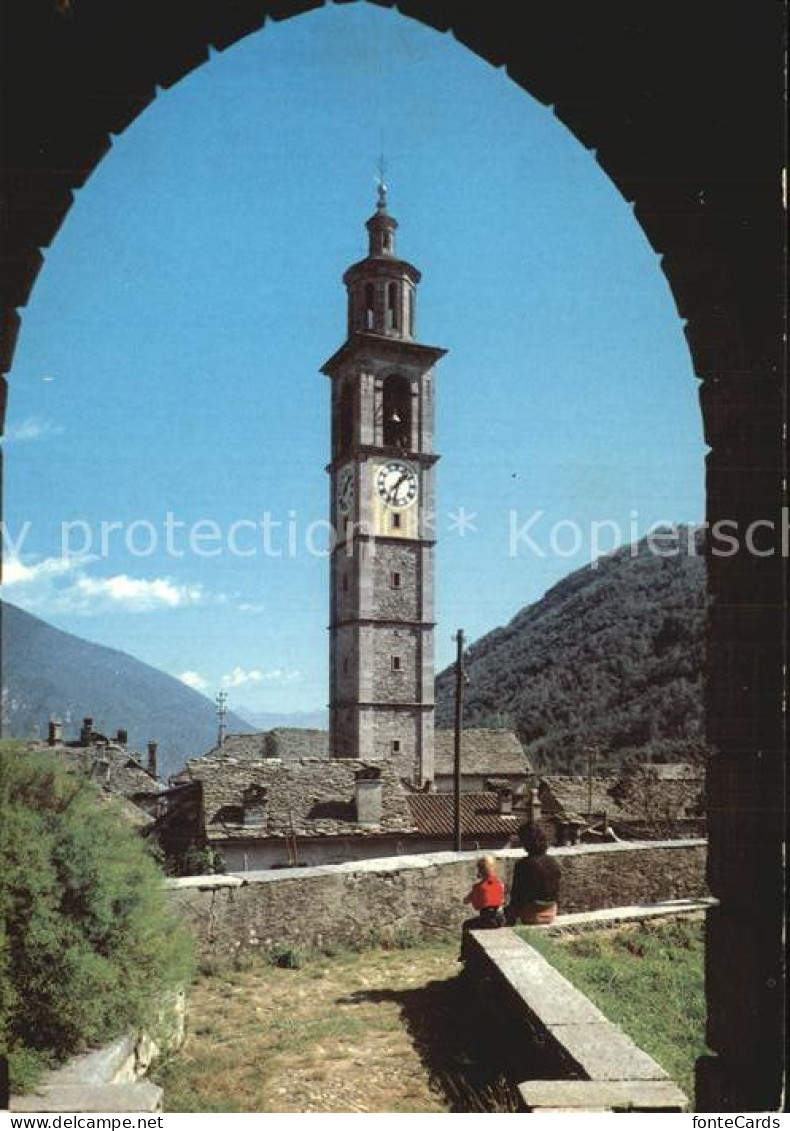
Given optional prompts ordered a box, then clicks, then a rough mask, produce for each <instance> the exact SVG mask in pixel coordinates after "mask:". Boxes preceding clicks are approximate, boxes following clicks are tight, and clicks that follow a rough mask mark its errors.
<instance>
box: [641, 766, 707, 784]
mask: <svg viewBox="0 0 790 1131" xmlns="http://www.w3.org/2000/svg"><path fill="white" fill-rule="evenodd" d="M623 776H624V777H625V776H629V777H633V778H634V779H638V778H640V777H652V778H654V779H655V780H657V781H693V782H699V781H704V780H705V767H704V766H703V765H701V764H700V763H699V762H650V763H648V764H647V765H643V766H635V767H634V769H632V770H630V771H628V772H627V774H624V775H623Z"/></svg>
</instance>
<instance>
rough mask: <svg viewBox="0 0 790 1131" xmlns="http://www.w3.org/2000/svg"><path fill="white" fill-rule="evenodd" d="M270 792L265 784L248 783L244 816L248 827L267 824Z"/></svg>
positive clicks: (245, 793)
mask: <svg viewBox="0 0 790 1131" xmlns="http://www.w3.org/2000/svg"><path fill="white" fill-rule="evenodd" d="M267 801H268V793H267V791H266V788H265V786H262V785H248V786H247V788H246V789H245V790H244V817H243V823H244V825H245V826H246V827H248V828H250V827H258V828H260V826H261V825H265V824H266V809H267Z"/></svg>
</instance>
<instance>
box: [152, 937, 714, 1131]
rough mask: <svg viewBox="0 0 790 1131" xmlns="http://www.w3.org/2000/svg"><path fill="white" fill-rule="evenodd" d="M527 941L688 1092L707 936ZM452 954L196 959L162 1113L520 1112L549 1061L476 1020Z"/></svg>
mask: <svg viewBox="0 0 790 1131" xmlns="http://www.w3.org/2000/svg"><path fill="white" fill-rule="evenodd" d="M521 933H522V934H523V935H524V936H525V937H526V938H527V939H528V941H529V942H530V943H531V944H532V945H533V946H534V947H535V948H536V949H537V950H539V951H540V952H541V953H542V954H544V955H545V957H546V958H547V959H548V960H549V961H550V962H551V963H552V965H554V966H556V967H557V969H559V970H560V971H561V972H562V973H563V974H564V975H565V976H566V977H567V978H569V979H570V980H571V981H572V982H574V983H575V984H576V985H577V986H578V987H579V989H581V990H582V991H583V992H584V993H586V994H587V995H588V996H589V997H590V998H591V999H592V1000H593V1001H595V1002H596V1004H597V1005H598V1006H599V1008H601V1009H602V1010H603V1012H604V1013H605V1014H606V1015H607V1016H608V1017H609V1018H610V1019H611V1020H612V1021H613V1022H615V1023H616V1024H618V1025H620V1026H621V1028H623V1029H624V1030H625V1031H626V1032H627V1033H629V1034H630V1036H631V1037H632V1038H633V1039H634V1040H635V1041H636V1043H637V1044H638V1045H640V1046H641V1047H642V1048H643V1049H645V1051H646V1052H649V1053H650V1054H651V1055H652V1056H653V1057H655V1059H656V1060H658V1061H659V1063H660V1064H662V1065H663V1066H664V1068H665V1069H666V1071H667V1072H668V1073H669V1075H670V1076H671V1077H673V1078H674V1079H675V1080H677V1082H678V1083H679V1084H680V1086H681V1087H682V1088H683V1089H684V1090H685V1091H686V1092H687V1093H688V1094H689V1095H692V1094H693V1071H694V1061H695V1060H696V1058H697V1056H699V1055H700V1054H701V1053H703V1052H705V1051H706V1050H705V1046H704V1037H703V1034H704V1022H705V1002H704V994H703V986H702V949H703V948H702V929H701V925H700V924H697V923H692V922H689V921H677V920H676V921H673V922H669V923H667V922H664V923H661V924H655V923H651V924H646V925H639V926H634V927H632V928H621V929H618V930H616V931H613V932H606V933H604V932H596V933H591V934H588V935H580V936H572V937H567V936H566V937H563V936H550V935H548V934H546V933H545V932H543V931H535V930H529V929H526V930H523V931H522V932H521ZM457 954H458V938H457V936H456V935H455V934H452V935H451V936H447V937H443V938H437V939H436V940H434V941H425V940H417V939H414V938H412V937H411V936H409V937H406V936H404V937H402V938H398V939H390V940H388V942H387V944H386V946H373V947H363V948H361V949H359V950H349V949H346V948H344V947H339V946H334V947H332V948H331V952H330V953H317V952H315V951H306V950H300V951H297V950H295V949H291V948H289V947H286V946H281V947H274V948H272V949H271V950H270V951H269V952H268V953H265V952H261V953H255V954H252V953H250V952H245V953H243V954H240V955H239V956H238V958H237V959H236V960H235V961H234V962H230V963H228V962H225V963H221V962H216V961H209V962H206V963H204V965H203V968H202V971H201V973H200V976H199V977H198V980H197V982H196V984H195V986H194V988H193V992H192V994H191V999H190V1007H189V1017H190V1033H189V1037H188V1040H187V1043H186V1045H185V1047H184V1049H183V1050H182V1051H181V1052H180V1053H179V1054H178V1055H176V1056H175V1057H173V1058H171V1059H170V1060H169V1061H168V1062H167V1063H165V1064H164V1065H163V1066H161V1067H160V1068H159V1069H158V1070H157V1072H156V1077H155V1078H156V1079H157V1081H158V1082H159V1083H161V1084H162V1085H163V1086H164V1089H165V1110H166V1111H187V1112H204V1111H205V1112H225V1111H227V1112H261V1113H271V1112H438V1113H442V1112H445V1113H446V1112H451V1111H459V1112H475V1111H481V1112H483V1111H486V1112H506V1111H512V1110H515V1108H513V1107H512V1106H511V1105H512V1102H513V1095H512V1089H511V1088H510V1086H509V1084H508V1081H509V1080H510V1081H513V1080H524V1079H528V1078H534V1077H535V1076H537V1077H538V1078H542V1077H543V1076H545V1075H547V1073H546V1071H544V1068H545V1065H542V1064H541V1063H539V1056H540V1053H539V1051H537V1050H536V1049H535V1047H534V1046H532V1047H529V1046H528V1044H526V1043H525V1041H524V1033H523V1028H521V1027H520V1025H521V1023H520V1022H519V1021H518V1019H517V1018H515V1017H514V1018H513V1019H512V1026H511V1025H509V1023H508V1017H507V1014H506V1013H502V1012H501V1011H499V1012H496V1013H495V1015H494V1016H493V1017H492V1016H490V1014H488V1013H485V1012H484V1014H483V1015H482V1016H478V1015H476V1014H475V1012H474V1011H475V1003H474V994H470V987H469V985H468V983H466V982H465V981H464V978H463V976H461V974H460V968H459V964H458V962H457V960H456V959H457ZM489 1008H490V1006H489ZM536 1057H537V1058H538V1060H536V1059H535V1058H536ZM549 1074H550V1073H549Z"/></svg>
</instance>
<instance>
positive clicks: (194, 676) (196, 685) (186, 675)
mask: <svg viewBox="0 0 790 1131" xmlns="http://www.w3.org/2000/svg"><path fill="white" fill-rule="evenodd" d="M178 678H179V679H180V680H181V682H182V683H185V684H186V685H187V687H191V688H192V689H193V690H194V691H205V690H206V688H207V687H208V680H207V679H204V678H203V676H202V675H201V674H200V672H190V671H186V672H182V673H181V675H180V676H179V677H178Z"/></svg>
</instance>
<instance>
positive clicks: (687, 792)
mask: <svg viewBox="0 0 790 1131" xmlns="http://www.w3.org/2000/svg"><path fill="white" fill-rule="evenodd" d="M704 788H705V768H704V766H701V765H697V764H696V763H687V762H677V763H666V764H663V765H662V764H658V763H650V764H647V765H639V766H635V767H632V768H628V769H626V770H624V771H623V772H622V773H621V774H619V775H618V776H604V777H602V776H593V777H592V778H585V777H561V776H554V775H548V776H546V777H542V778H541V779H540V781H539V784H538V803H539V809H538V812H537V813H536V814H535V818H536V819H538V820H540V822H541V824H542V825H543V827H544V829H545V831H546V833H547V835H548V836H549V840H550V842H551V843H553V844H565V843H568V842H571V843H572V842H574V841H575V840H577V839H581V840H587V839H595V838H596V837H599V836H600V835H601V834H602V833H603V830H604V826H608V827H610V828H611V829H612V830H613V832H614V834H615V835H616V836H618V837H620V838H621V839H623V840H661V839H665V838H668V839H673V838H679V837H685V836H691V837H693V836H704V835H705V815H704Z"/></svg>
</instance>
